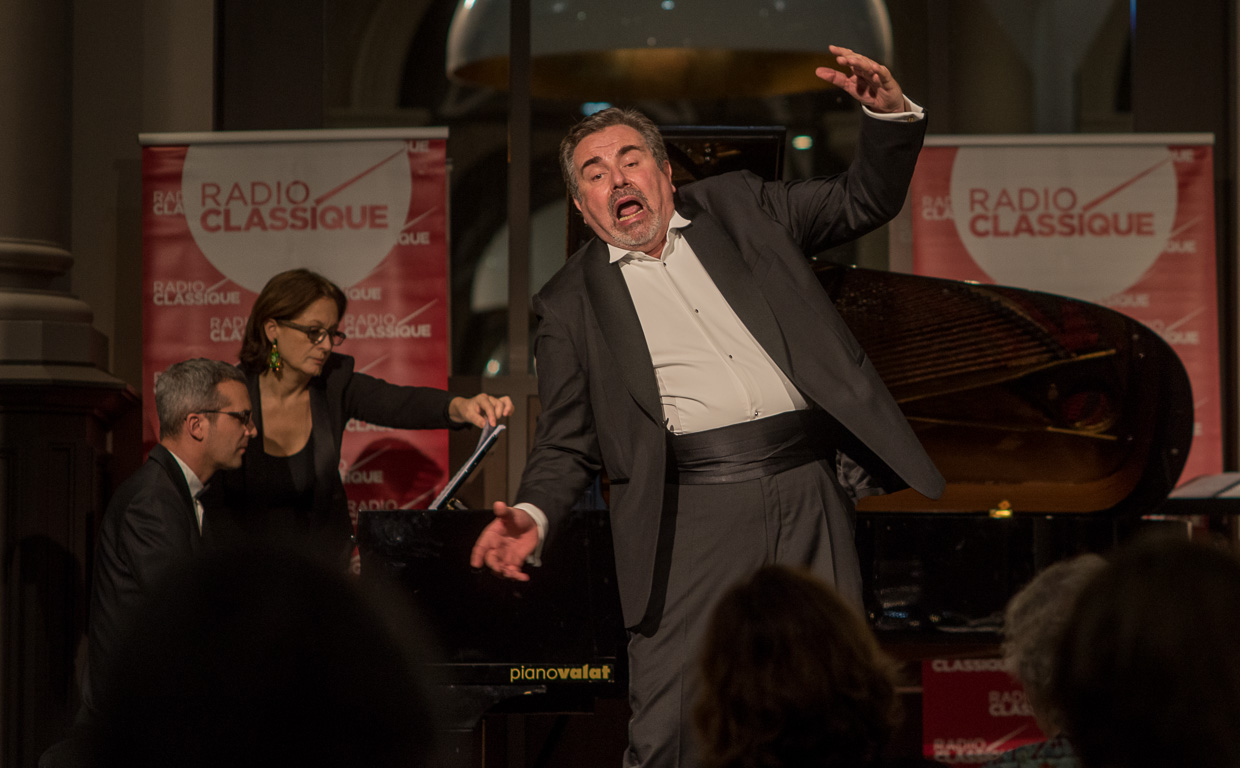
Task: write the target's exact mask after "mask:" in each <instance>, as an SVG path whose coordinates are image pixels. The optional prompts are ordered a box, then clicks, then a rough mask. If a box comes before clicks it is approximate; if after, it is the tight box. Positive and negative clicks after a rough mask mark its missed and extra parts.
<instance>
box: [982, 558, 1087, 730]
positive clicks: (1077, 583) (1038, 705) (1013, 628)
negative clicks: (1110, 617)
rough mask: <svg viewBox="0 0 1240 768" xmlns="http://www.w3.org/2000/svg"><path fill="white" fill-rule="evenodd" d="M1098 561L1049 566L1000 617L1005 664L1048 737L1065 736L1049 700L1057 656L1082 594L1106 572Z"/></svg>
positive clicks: (1017, 594) (1021, 592) (1018, 593)
mask: <svg viewBox="0 0 1240 768" xmlns="http://www.w3.org/2000/svg"><path fill="white" fill-rule="evenodd" d="M1106 564H1107V561H1106V560H1104V559H1103V558H1102V557H1101V556H1100V555H1094V554H1088V555H1080V556H1079V557H1074V558H1071V559H1069V560H1062V561H1060V562H1058V563H1055V564H1053V565H1051V566H1050V567H1048V568H1046V569H1045V570H1043V571H1042V572H1040V573H1039V574H1038V575H1037V576H1035V577H1034V578H1033V580H1032V581H1030V582H1029V583H1028V584H1027V585H1025V586H1024V587H1023V588H1022V589H1021V590H1020V591H1019V592H1017V593H1016V594H1015V595H1013V596H1012V599H1011V600H1009V601H1008V604H1007V608H1006V609H1005V610H1004V612H1003V634H1004V641H1003V662H1004V666H1005V667H1007V670H1008V672H1010V673H1011V674H1012V676H1013V677H1015V678H1016V679H1017V680H1019V681H1020V684H1021V686H1022V687H1023V688H1024V690H1025V696H1026V698H1027V700H1028V701H1029V705H1030V706H1031V707H1032V708H1033V712H1034V715H1035V717H1036V718H1037V720H1038V726H1039V727H1040V728H1041V729H1042V732H1043V733H1045V734H1046V735H1047V736H1055V735H1057V734H1059V733H1060V732H1061V731H1062V730H1063V716H1062V714H1061V713H1060V712H1059V710H1058V708H1057V707H1055V706H1054V704H1053V698H1052V696H1051V694H1050V688H1051V676H1052V674H1053V673H1054V670H1055V655H1056V653H1057V652H1058V651H1059V644H1060V642H1061V641H1062V639H1063V635H1064V632H1065V631H1066V629H1067V626H1068V617H1069V616H1070V614H1071V612H1072V607H1073V606H1074V605H1076V600H1077V597H1079V596H1080V594H1081V590H1082V589H1084V588H1085V585H1086V584H1088V583H1089V581H1090V579H1092V578H1093V577H1094V576H1096V575H1097V574H1098V572H1099V571H1101V570H1102V569H1103V568H1105V567H1106Z"/></svg>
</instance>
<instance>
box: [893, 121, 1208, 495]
mask: <svg viewBox="0 0 1240 768" xmlns="http://www.w3.org/2000/svg"><path fill="white" fill-rule="evenodd" d="M911 196H912V197H911V199H912V203H913V205H912V218H913V271H914V272H916V273H917V274H922V275H930V276H934V277H946V278H950V279H954V280H975V281H977V282H981V283H999V284H1003V285H1011V286H1016V287H1018V288H1029V289H1033V290H1038V291H1045V292H1047V293H1056V294H1060V295H1063V296H1070V297H1073V298H1077V299H1084V300H1085V301H1090V302H1094V303H1097V304H1102V305H1104V306H1108V307H1111V308H1113V309H1115V310H1117V311H1119V312H1123V313H1124V314H1126V315H1128V316H1129V317H1132V318H1133V319H1135V320H1138V321H1140V322H1141V323H1144V324H1145V325H1147V326H1149V327H1150V328H1151V329H1152V330H1154V331H1155V332H1156V333H1158V334H1159V335H1160V336H1162V338H1163V339H1164V340H1166V341H1167V343H1168V344H1170V345H1171V346H1172V348H1173V349H1175V351H1176V353H1177V354H1178V355H1179V356H1180V360H1181V361H1183V363H1184V367H1185V369H1186V370H1187V371H1188V375H1189V379H1190V381H1191V382H1192V387H1193V401H1194V407H1195V419H1194V432H1193V434H1194V437H1193V447H1192V451H1191V452H1190V453H1189V456H1188V461H1187V464H1186V465H1185V467H1184V471H1183V473H1182V475H1181V479H1182V480H1184V481H1187V480H1189V479H1191V478H1193V477H1197V476H1199V475H1209V474H1215V473H1218V472H1221V471H1222V468H1223V452H1222V443H1223V425H1222V411H1223V409H1222V402H1221V398H1222V392H1221V387H1220V379H1219V375H1220V374H1219V322H1218V307H1217V295H1216V264H1215V242H1214V175H1213V146H1212V139H1211V137H1209V136H1204V137H1203V136H1200V135H1190V136H1183V135H1173V136H1162V137H1159V136H1068V137H1059V136H1056V137H1047V136H1041V137H1039V136H1026V137H1008V136H1004V137H932V139H929V140H927V146H926V147H925V148H924V149H923V150H922V152H921V156H920V158H919V160H918V163H917V172H916V174H915V175H914V177H913V183H912V189H911Z"/></svg>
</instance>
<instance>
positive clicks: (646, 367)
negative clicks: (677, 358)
mask: <svg viewBox="0 0 1240 768" xmlns="http://www.w3.org/2000/svg"><path fill="white" fill-rule="evenodd" d="M582 257H583V258H585V259H586V262H585V265H584V269H585V283H586V291H587V293H589V295H590V305H591V307H593V309H594V316H595V319H596V320H597V321H598V326H599V330H600V331H602V334H603V343H604V344H606V345H607V347H608V349H610V350H611V353H612V356H613V357H614V358H615V360H616V365H617V367H618V368H619V370H620V378H621V379H622V380H623V381H624V386H625V387H626V388H627V389H628V390H629V394H631V395H632V396H633V399H634V400H635V401H636V402H637V405H638V406H640V407H641V409H642V410H643V411H645V412H646V414H647V415H648V416H650V418H651V419H653V420H654V421H655V422H656V423H658V424H662V423H663V403H662V401H661V400H660V399H659V384H658V382H657V381H656V380H655V376H654V362H653V361H652V360H651V358H650V348H649V347H648V346H646V336H645V334H643V333H642V324H641V320H640V319H639V318H638V317H637V308H636V307H634V306H633V298H632V296H630V295H629V288H628V286H627V285H626V284H625V282H624V276H623V275H622V274H620V265H619V264H611V263H609V262H608V251H607V246H606V245H605V244H604V243H603V242H602V241H601V240H598V239H597V238H596V239H595V240H593V241H592V242H591V244H590V248H589V250H587V251H586V252H585V253H583V254H582Z"/></svg>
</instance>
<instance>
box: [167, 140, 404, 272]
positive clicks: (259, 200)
mask: <svg viewBox="0 0 1240 768" xmlns="http://www.w3.org/2000/svg"><path fill="white" fill-rule="evenodd" d="M181 190H182V198H183V200H184V205H185V217H186V220H187V223H188V225H189V230H190V233H191V234H192V235H193V237H194V242H195V243H196V244H197V245H198V248H199V249H200V250H201V251H202V253H203V255H205V256H206V257H207V260H208V261H210V262H211V264H212V265H213V266H214V267H215V268H216V269H218V270H219V271H220V272H222V273H223V274H224V275H225V276H226V277H227V278H228V279H229V280H232V281H233V282H234V283H237V284H238V285H241V286H243V287H245V288H248V289H249V290H251V291H256V292H257V291H259V290H261V289H262V287H263V285H265V284H266V282H267V280H269V279H270V278H271V276H272V275H275V274H276V273H278V272H283V271H284V270H286V269H293V268H295V267H306V268H308V269H312V270H314V271H316V272H319V273H321V274H323V275H324V276H325V277H327V278H328V279H329V280H331V281H332V282H334V283H336V284H337V285H339V286H340V287H342V288H348V287H349V286H351V285H353V284H355V283H358V282H360V281H361V280H363V279H365V277H366V276H367V275H369V274H370V273H371V271H372V270H374V268H375V267H377V266H378V265H379V263H380V262H381V261H383V259H384V258H385V257H386V256H387V255H388V253H390V252H391V250H392V247H393V246H394V245H396V243H397V241H398V239H399V237H400V234H401V230H402V228H403V227H404V226H405V219H406V217H407V216H408V215H409V199H410V196H411V194H412V181H411V179H410V173H409V161H408V155H407V149H406V143H405V142H403V141H350V142H291V143H287V144H276V143H273V144H234V145H227V144H195V145H190V147H189V149H188V150H187V151H186V153H185V166H184V169H183V170H182V172H181Z"/></svg>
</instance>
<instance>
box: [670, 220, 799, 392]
mask: <svg viewBox="0 0 1240 768" xmlns="http://www.w3.org/2000/svg"><path fill="white" fill-rule="evenodd" d="M685 215H686V216H690V215H692V217H693V218H692V220H691V221H690V223H689V226H687V227H685V228H684V229H682V230H681V234H683V235H684V236H685V238H686V239H687V240H688V241H689V244H690V245H691V246H693V252H694V253H695V254H697V257H698V261H700V262H701V263H702V266H703V267H704V268H705V269H706V273H707V274H709V275H710V279H711V280H713V281H714V283H715V287H716V288H718V289H719V292H720V293H721V294H723V298H724V299H725V300H726V301H727V302H728V304H729V305H730V306H731V307H732V311H733V312H735V313H736V316H737V317H739V318H740V319H741V322H742V323H744V324H745V327H746V328H748V329H749V332H750V333H751V334H753V337H754V338H755V339H757V341H758V343H759V344H760V345H762V348H763V349H765V350H766V353H767V354H768V355H770V356H771V359H772V360H774V361H775V364H776V365H777V366H779V368H780V370H782V371H783V372H784V375H786V376H787V377H788V378H789V379H791V378H792V370H791V364H790V362H789V357H788V348H787V342H786V341H785V338H784V334H783V332H782V330H781V329H780V325H779V322H778V321H777V320H776V319H775V313H774V311H773V310H772V309H771V305H770V304H769V303H767V300H766V297H765V295H764V294H763V293H762V290H761V285H760V284H759V282H758V280H757V277H756V276H755V275H754V273H753V270H751V269H750V268H749V265H748V264H747V263H745V259H744V258H743V257H742V256H741V252H740V251H739V250H737V248H736V245H735V244H734V243H733V242H732V240H731V238H729V237H728V236H727V233H725V232H724V231H723V228H722V227H720V226H719V222H717V221H715V219H714V218H713V217H712V216H711V215H710V214H708V213H706V212H704V211H700V210H692V209H690V210H687V211H686V213H685Z"/></svg>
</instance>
